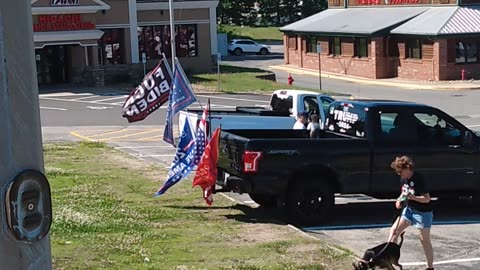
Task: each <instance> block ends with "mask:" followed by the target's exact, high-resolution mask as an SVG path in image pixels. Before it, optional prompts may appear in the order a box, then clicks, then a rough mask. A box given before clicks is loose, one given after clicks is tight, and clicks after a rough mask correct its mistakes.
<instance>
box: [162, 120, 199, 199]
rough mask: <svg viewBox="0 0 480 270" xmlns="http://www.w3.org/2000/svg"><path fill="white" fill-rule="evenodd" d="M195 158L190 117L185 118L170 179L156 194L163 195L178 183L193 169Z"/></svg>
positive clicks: (169, 174) (169, 173)
mask: <svg viewBox="0 0 480 270" xmlns="http://www.w3.org/2000/svg"><path fill="white" fill-rule="evenodd" d="M194 159H195V139H194V137H193V132H192V129H191V127H190V121H188V117H187V118H186V119H185V124H184V126H183V132H182V134H181V136H180V141H179V143H178V147H177V153H176V154H175V159H174V160H173V162H172V166H171V167H170V171H169V172H168V179H167V181H166V182H165V184H164V185H163V186H162V187H161V188H160V189H159V190H158V191H157V193H155V196H159V195H162V194H163V193H165V191H167V190H168V189H169V188H171V187H172V186H173V185H175V184H176V183H178V182H180V180H182V179H183V178H184V177H185V176H187V175H188V174H189V173H190V172H191V171H192V169H193V167H194V166H195V165H194Z"/></svg>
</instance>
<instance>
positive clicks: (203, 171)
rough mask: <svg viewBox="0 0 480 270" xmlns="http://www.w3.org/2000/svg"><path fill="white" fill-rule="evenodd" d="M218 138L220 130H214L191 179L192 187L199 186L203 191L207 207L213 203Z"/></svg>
mask: <svg viewBox="0 0 480 270" xmlns="http://www.w3.org/2000/svg"><path fill="white" fill-rule="evenodd" d="M219 137H220V128H217V129H216V130H215V133H213V136H212V139H210V142H208V144H207V147H206V148H205V152H204V153H203V155H202V159H201V160H200V163H199V164H198V167H197V172H196V173H195V177H194V178H193V186H192V187H195V186H200V187H201V188H202V189H203V198H204V199H205V202H206V203H207V204H208V205H212V202H213V197H212V193H213V189H214V188H215V183H216V181H217V161H218V141H219Z"/></svg>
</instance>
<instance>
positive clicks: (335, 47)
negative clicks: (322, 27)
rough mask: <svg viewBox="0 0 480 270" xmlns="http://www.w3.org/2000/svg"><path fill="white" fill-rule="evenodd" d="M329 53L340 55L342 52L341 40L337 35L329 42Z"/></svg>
mask: <svg viewBox="0 0 480 270" xmlns="http://www.w3.org/2000/svg"><path fill="white" fill-rule="evenodd" d="M328 48H329V53H330V54H331V55H341V54H342V42H341V41H340V38H339V37H335V38H331V39H330V42H329V46H328Z"/></svg>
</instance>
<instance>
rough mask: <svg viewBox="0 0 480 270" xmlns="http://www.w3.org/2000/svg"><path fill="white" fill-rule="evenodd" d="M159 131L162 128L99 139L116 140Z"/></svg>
mask: <svg viewBox="0 0 480 270" xmlns="http://www.w3.org/2000/svg"><path fill="white" fill-rule="evenodd" d="M157 131H161V129H152V130H147V131H143V132H137V133H132V134H128V135H123V136H117V137H109V138H102V139H99V140H98V141H109V140H115V139H122V138H129V137H133V136H138V135H142V134H147V133H152V132H157Z"/></svg>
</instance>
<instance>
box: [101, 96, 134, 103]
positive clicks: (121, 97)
mask: <svg viewBox="0 0 480 270" xmlns="http://www.w3.org/2000/svg"><path fill="white" fill-rule="evenodd" d="M126 97H128V96H127V95H124V96H118V97H111V98H105V99H100V100H93V102H104V101H109V100H114V99H125V98H126Z"/></svg>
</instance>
